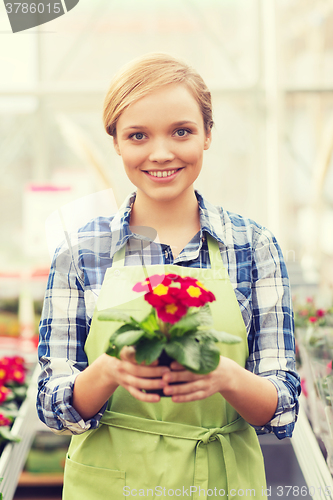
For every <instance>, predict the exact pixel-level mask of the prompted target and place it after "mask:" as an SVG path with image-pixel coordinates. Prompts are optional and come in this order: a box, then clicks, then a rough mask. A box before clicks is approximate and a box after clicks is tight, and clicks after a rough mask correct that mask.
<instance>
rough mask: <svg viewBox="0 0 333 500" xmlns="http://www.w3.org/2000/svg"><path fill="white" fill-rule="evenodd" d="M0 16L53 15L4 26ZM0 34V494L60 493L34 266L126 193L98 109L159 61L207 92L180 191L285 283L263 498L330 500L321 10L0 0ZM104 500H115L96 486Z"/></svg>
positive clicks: (332, 170)
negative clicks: (283, 401) (190, 169)
mask: <svg viewBox="0 0 333 500" xmlns="http://www.w3.org/2000/svg"><path fill="white" fill-rule="evenodd" d="M14 5H15V6H16V7H15V8H16V9H17V10H18V9H20V8H22V12H21V15H22V16H23V13H24V9H25V8H26V9H28V10H29V8H30V12H32V11H31V8H32V7H33V6H35V5H37V8H40V9H41V8H43V9H46V8H47V5H48V6H49V8H50V5H51V6H60V7H59V9H61V12H62V13H61V14H57V16H55V17H54V18H53V19H51V20H49V21H48V22H45V21H42V22H41V23H40V24H39V25H37V26H36V23H35V24H32V25H31V27H25V28H24V29H21V30H17V31H15V29H14V28H13V26H14V22H13V18H11V17H10V14H9V10H10V9H12V8H14ZM24 6H27V7H24ZM6 11H7V12H6ZM7 13H8V15H7ZM0 36H1V38H0V40H1V41H0V47H1V55H0V68H1V69H0V73H1V78H0V109H1V114H0V157H1V161H0V173H1V183H0V206H1V219H0V224H1V232H2V238H1V246H0V478H1V479H0V498H2V499H3V500H18V499H23V498H30V499H32V498H34V499H37V498H38V499H41V498H43V499H50V500H60V499H61V498H62V490H63V477H64V465H65V460H66V453H67V449H68V445H69V443H70V439H71V436H70V432H63V433H54V432H52V430H51V429H50V428H49V427H48V426H47V425H46V424H45V423H44V422H42V421H41V420H40V419H39V418H38V415H37V410H36V398H37V392H38V383H37V380H38V377H39V375H40V371H41V368H40V365H39V363H38V341H39V324H42V322H41V314H42V310H43V302H44V297H45V294H46V290H47V287H48V285H47V283H48V276H49V272H50V266H51V263H52V261H53V256H54V254H55V252H57V251H58V248H59V245H61V244H62V241H67V240H68V238H69V237H70V235H71V234H73V233H75V232H76V233H77V232H78V231H79V232H78V233H77V234H80V230H81V228H82V227H83V226H85V224H87V223H88V221H91V220H92V219H94V218H96V217H105V218H110V217H111V216H113V215H114V214H116V213H117V211H118V210H119V208H120V207H121V206H122V204H123V202H124V200H125V199H126V198H127V196H128V195H129V194H130V193H133V191H135V190H136V185H134V183H132V182H131V180H129V178H128V177H127V175H126V171H125V169H124V166H123V162H122V157H121V156H120V155H119V154H117V151H116V150H115V148H114V144H113V140H112V137H111V136H110V135H108V134H107V133H106V131H105V128H104V124H103V107H104V99H105V96H106V94H107V91H108V89H109V86H110V83H111V80H112V78H113V76H114V75H115V74H116V73H117V72H118V71H119V70H120V69H121V68H122V67H123V66H124V65H126V64H128V63H129V62H130V61H132V60H133V59H136V58H139V57H141V56H143V55H145V54H148V53H151V52H159V53H164V54H169V55H171V56H173V57H175V58H177V59H180V60H182V61H185V62H186V63H187V64H189V65H190V66H192V67H193V68H195V70H196V71H197V72H198V73H199V74H200V75H201V77H202V78H203V80H204V82H205V83H206V85H207V87H208V88H209V90H210V92H211V98H212V109H213V121H214V125H213V127H212V130H211V145H210V147H209V149H208V148H207V150H206V151H204V154H203V165H202V170H201V172H200V175H199V177H198V178H197V179H196V180H195V183H194V186H195V189H196V190H198V191H199V193H201V195H202V196H203V197H204V198H205V199H208V200H209V202H210V203H211V204H213V205H215V206H218V207H222V208H223V210H224V211H227V212H228V213H232V214H240V216H241V217H244V218H246V220H251V221H255V223H256V224H258V225H259V226H260V227H261V226H262V227H263V228H268V230H269V231H271V233H272V234H273V235H274V237H275V238H276V240H277V242H278V244H279V246H280V248H281V251H282V254H283V259H284V262H285V264H286V268H287V272H288V275H289V281H290V297H291V300H292V306H293V318H294V321H293V323H294V338H295V366H296V370H297V373H298V374H299V385H300V387H301V388H302V391H301V394H300V395H299V398H298V401H299V408H298V411H297V415H296V424H295V427H294V430H293V433H292V437H286V438H285V439H277V437H276V436H275V435H274V433H273V432H267V433H261V434H260V433H259V436H258V438H259V443H260V447H261V450H262V453H263V456H264V462H265V470H266V481H267V484H266V496H267V497H268V496H269V497H271V498H272V499H273V500H277V499H278V498H286V497H288V496H289V497H294V496H302V497H304V498H315V499H322V498H331V499H333V478H332V474H333V369H332V358H333V2H332V1H331V0H168V1H164V0H122V1H119V0H115V1H111V0H95V1H94V2H92V1H89V0H79V1H72V2H70V1H66V0H60V2H59V3H55V2H46V1H45V0H38V1H36V2H35V3H33V2H28V3H15V4H14V3H13V2H6V1H5V2H4V3H2V4H1V5H0ZM187 93H188V92H187ZM188 95H190V94H188ZM191 98H192V94H191ZM143 99H145V97H143V98H142V102H143ZM133 106H135V102H134V104H133ZM128 109H131V108H130V107H129V108H128ZM123 112H124V113H126V108H125V111H123ZM123 116H125V114H124V115H123ZM183 130H184V129H183ZM139 134H141V136H143V137H145V136H144V134H142V133H141V132H139V133H137V134H135V135H136V136H139ZM146 139H147V138H145V140H146ZM178 139H179V138H178ZM136 147H137V146H136ZM140 147H141V148H142V145H141V146H140ZM149 182H153V181H149ZM163 182H165V183H166V181H163ZM168 182H169V183H170V181H168ZM173 182H175V181H173ZM155 184H157V179H156V182H155ZM138 189H140V188H138ZM137 199H139V198H137ZM237 217H238V216H237ZM242 220H243V219H242ZM152 239H154V238H152ZM187 241H189V240H187ZM234 243H235V245H236V244H237V242H234ZM268 251H269V250H268ZM233 255H234V254H233ZM172 262H173V261H171V263H172ZM168 263H170V262H168ZM96 265H97V264H96ZM74 266H75V263H74ZM194 267H195V266H194ZM197 267H200V266H197ZM96 272H98V270H97V271H96ZM115 272H116V271H115ZM50 276H51V275H50ZM230 279H231V278H230ZM244 279H245V278H244ZM253 279H254V278H253ZM241 280H242V278H241V277H240V278H239V280H238V284H239V282H240V281H241ZM159 286H160V285H159ZM161 286H162V285H161ZM235 286H236V284H235V285H234V288H235ZM240 286H241V285H240ZM244 286H245V285H244ZM246 286H247V285H246ZM252 286H254V285H252ZM275 286H276V288H278V285H277V284H275ZM250 287H251V284H250ZM240 290H241V288H240ZM239 293H240V294H241V292H239ZM236 297H237V298H238V295H237V294H236ZM88 299H89V297H88ZM88 299H87V300H88ZM89 300H90V299H89ZM249 300H250V304H248V305H247V306H246V307H249V308H250V309H251V308H252V301H251V299H249ZM254 307H255V305H254V301H253V308H254ZM281 307H282V306H281ZM241 309H242V307H241ZM251 310H252V309H251ZM54 314H59V312H56V313H54ZM252 321H255V320H254V319H252ZM40 322H41V323H40ZM270 334H271V335H274V332H273V333H272V332H271V333H270ZM54 335H56V333H54ZM275 335H277V333H275ZM55 342H56V341H55ZM279 342H280V340H279ZM283 346H284V344H283ZM283 346H282V348H281V351H282V350H283ZM89 368H90V367H89ZM163 399H164V400H166V399H167V398H163ZM147 404H148V403H147ZM174 404H175V403H174ZM184 404H185V403H184ZM142 439H143V438H142ZM144 443H145V442H144V440H143V441H142V447H143V451H142V453H145V451H144V448H145V444H144ZM137 458H139V456H138V457H137ZM139 459H140V458H139ZM140 460H141V459H140ZM142 460H143V459H142ZM96 477H97V476H96ZM238 486H239V488H242V483H240V484H239V485H238ZM206 487H207V485H206ZM170 488H172V487H171V486H170ZM193 488H194V487H193ZM126 491H129V490H126ZM133 491H134V490H132V494H133V495H134V493H133ZM135 491H136V490H135ZM140 491H141V490H139V489H138V492H137V493H135V495H136V494H137V495H138V496H139V495H140V493H139V492H140ZM169 491H171V490H169ZM172 491H173V492H174V493H173V494H175V496H179V495H177V493H175V491H177V490H175V491H174V490H172ZM192 491H194V490H192ZM209 491H210V490H209V489H208V490H207V492H209ZM211 491H214V490H211ZM220 491H221V490H220ZM230 491H231V490H230ZM147 492H148V490H147ZM141 493H142V494H141V495H140V496H145V495H146V490H143V489H142V491H141ZM245 493H246V492H245V490H244V489H243V490H242V489H240V490H239V491H238V496H237V495H230V493H229V496H235V498H241V497H243V496H246V494H245ZM100 494H101V493H100ZM173 494H171V493H169V496H172V495H173ZM1 495H2V496H1ZM123 495H124V494H123ZM129 495H130V493H127V494H126V495H125V496H129ZM184 495H185V496H186V495H187V493H185V494H184ZM190 495H191V493H190ZM146 496H149V495H148V494H147V495H146ZM158 496H161V495H160V494H157V493H156V496H152V495H150V497H151V498H157V497H158ZM185 496H184V497H185ZM207 496H214V495H210V494H207ZM215 496H218V493H217V494H215ZM220 496H221V494H220ZM257 496H258V495H257ZM63 498H65V497H63ZM69 498H71V499H72V498H73V500H76V498H83V497H79V496H77V497H75V496H73V497H71V496H66V499H69ZM87 498H88V497H87ZM89 498H93V497H89ZM95 498H96V500H98V499H99V498H105V496H98V495H97V493H96V497H95ZM110 498H114V499H115V500H118V498H122V496H119V497H118V496H117V495H116V494H115V493H114V494H113V492H112V486H110ZM187 498H188V496H187ZM192 498H198V499H199V498H204V497H201V496H195V495H194V493H193V496H192ZM205 498H206V497H205ZM93 500H94V499H93Z"/></svg>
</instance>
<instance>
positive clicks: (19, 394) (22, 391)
mask: <svg viewBox="0 0 333 500" xmlns="http://www.w3.org/2000/svg"><path fill="white" fill-rule="evenodd" d="M27 390H28V388H27V387H26V386H21V387H15V388H13V389H12V391H13V394H14V395H15V398H16V399H17V400H18V401H23V400H24V399H25V397H26V395H27Z"/></svg>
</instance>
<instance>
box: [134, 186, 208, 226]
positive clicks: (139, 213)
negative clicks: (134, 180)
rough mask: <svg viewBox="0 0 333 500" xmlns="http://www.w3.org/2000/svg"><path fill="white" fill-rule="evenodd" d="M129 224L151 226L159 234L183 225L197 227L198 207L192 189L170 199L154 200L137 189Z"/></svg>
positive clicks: (198, 222) (198, 223)
mask: <svg viewBox="0 0 333 500" xmlns="http://www.w3.org/2000/svg"><path fill="white" fill-rule="evenodd" d="M130 224H131V225H133V226H148V227H152V228H154V229H155V230H156V231H157V233H161V234H162V233H163V232H165V231H170V230H175V231H177V229H179V228H182V227H184V226H188V227H193V226H197V228H198V229H199V228H200V217H199V207H198V201H197V198H196V196H195V192H194V190H193V189H192V190H187V191H185V192H184V193H183V196H182V197H178V198H177V199H176V200H170V201H169V200H167V201H159V200H154V199H152V198H149V197H148V196H146V195H145V193H143V192H142V191H140V190H138V192H137V195H136V199H135V202H134V204H133V208H132V212H131V222H130Z"/></svg>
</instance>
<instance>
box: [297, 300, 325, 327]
mask: <svg viewBox="0 0 333 500" xmlns="http://www.w3.org/2000/svg"><path fill="white" fill-rule="evenodd" d="M294 314H295V326H296V327H307V326H310V325H312V326H326V325H327V326H332V325H333V307H331V308H329V309H326V310H325V309H320V308H317V307H316V304H315V301H314V299H313V298H312V297H308V298H307V299H306V303H305V304H299V303H298V302H297V301H296V299H294Z"/></svg>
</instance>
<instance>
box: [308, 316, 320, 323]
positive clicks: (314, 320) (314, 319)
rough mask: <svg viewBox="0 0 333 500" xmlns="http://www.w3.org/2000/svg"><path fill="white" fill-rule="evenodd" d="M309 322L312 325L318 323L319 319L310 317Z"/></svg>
mask: <svg viewBox="0 0 333 500" xmlns="http://www.w3.org/2000/svg"><path fill="white" fill-rule="evenodd" d="M309 321H310V322H311V323H315V322H316V321H318V318H317V316H310V318H309Z"/></svg>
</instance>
